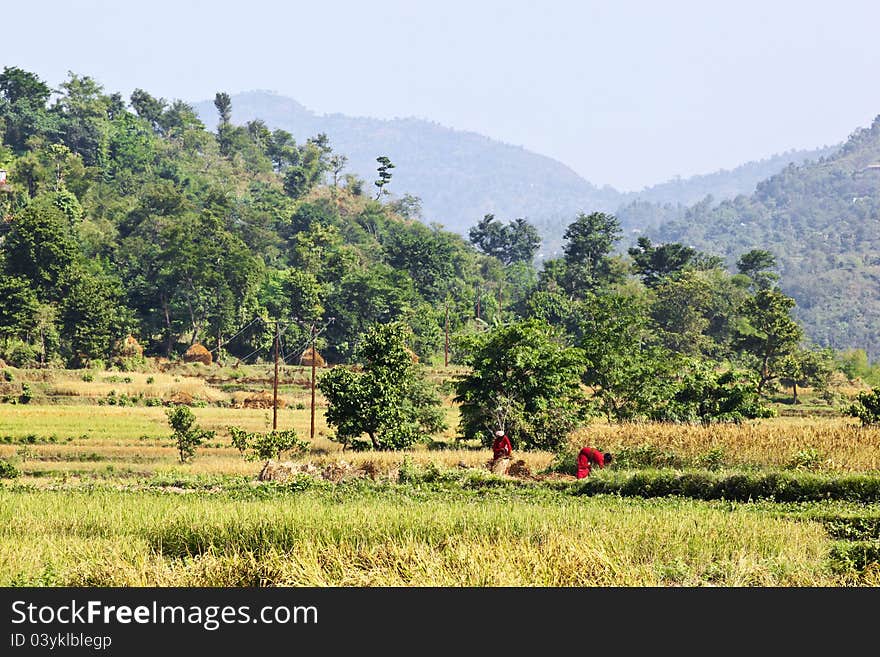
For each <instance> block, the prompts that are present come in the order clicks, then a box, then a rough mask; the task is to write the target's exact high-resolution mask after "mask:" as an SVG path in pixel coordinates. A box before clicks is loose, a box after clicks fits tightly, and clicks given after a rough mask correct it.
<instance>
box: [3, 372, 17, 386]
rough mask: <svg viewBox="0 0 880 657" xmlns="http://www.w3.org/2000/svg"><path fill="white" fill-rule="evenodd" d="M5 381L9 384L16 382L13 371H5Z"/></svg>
mask: <svg viewBox="0 0 880 657" xmlns="http://www.w3.org/2000/svg"><path fill="white" fill-rule="evenodd" d="M3 380H4V381H6V382H7V383H12V382H13V381H15V375H14V374H13V373H12V370H3Z"/></svg>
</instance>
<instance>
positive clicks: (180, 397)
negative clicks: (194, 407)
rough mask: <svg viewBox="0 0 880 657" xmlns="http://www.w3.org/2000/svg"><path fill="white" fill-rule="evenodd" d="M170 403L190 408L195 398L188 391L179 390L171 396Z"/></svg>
mask: <svg viewBox="0 0 880 657" xmlns="http://www.w3.org/2000/svg"><path fill="white" fill-rule="evenodd" d="M168 401H169V402H171V403H172V404H175V405H177V406H189V405H191V404H192V403H193V401H194V397H193V396H192V395H191V394H189V393H188V392H187V391H186V390H178V391H177V392H175V393H174V394H172V395H171V397H170V398H169V399H168Z"/></svg>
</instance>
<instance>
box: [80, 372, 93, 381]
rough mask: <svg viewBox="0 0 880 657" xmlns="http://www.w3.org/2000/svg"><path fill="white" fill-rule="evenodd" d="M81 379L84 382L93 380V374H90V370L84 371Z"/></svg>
mask: <svg viewBox="0 0 880 657" xmlns="http://www.w3.org/2000/svg"><path fill="white" fill-rule="evenodd" d="M82 380H83V381H85V382H86V383H91V382H92V381H94V380H95V375H94V374H92V373H91V372H86V373H85V374H83V375H82Z"/></svg>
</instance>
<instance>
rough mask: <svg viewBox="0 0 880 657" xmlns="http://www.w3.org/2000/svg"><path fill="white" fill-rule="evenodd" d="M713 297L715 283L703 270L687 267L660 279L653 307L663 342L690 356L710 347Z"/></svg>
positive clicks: (664, 344)
mask: <svg viewBox="0 0 880 657" xmlns="http://www.w3.org/2000/svg"><path fill="white" fill-rule="evenodd" d="M712 300H713V289H712V285H711V284H710V282H709V281H708V280H707V279H706V278H705V277H704V276H702V275H701V272H695V271H686V272H682V273H681V274H680V275H678V276H674V277H664V278H663V279H661V281H660V282H659V283H657V285H656V288H655V295H654V302H653V304H652V308H651V315H652V317H653V319H654V323H655V325H656V326H657V329H658V338H659V339H660V342H661V344H663V346H665V347H666V348H667V349H669V350H671V351H675V352H678V353H681V354H686V355H689V356H696V355H698V354H700V353H704V352H706V351H708V350H709V348H710V345H709V343H710V339H709V338H708V337H707V336H706V332H707V331H708V329H709V324H710V321H709V317H708V314H709V311H710V308H711V306H712Z"/></svg>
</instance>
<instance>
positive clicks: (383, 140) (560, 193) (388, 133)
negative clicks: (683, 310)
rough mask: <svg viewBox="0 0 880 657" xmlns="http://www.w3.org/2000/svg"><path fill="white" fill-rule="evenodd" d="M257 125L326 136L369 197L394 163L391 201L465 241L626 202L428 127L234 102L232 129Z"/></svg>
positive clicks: (210, 110)
mask: <svg viewBox="0 0 880 657" xmlns="http://www.w3.org/2000/svg"><path fill="white" fill-rule="evenodd" d="M194 107H195V108H196V111H197V112H198V113H199V115H200V116H201V118H202V120H203V121H204V122H205V123H206V125H209V126H211V127H214V126H216V124H217V112H216V109H215V108H214V104H213V102H212V101H204V102H200V103H196V104H195V105H194ZM257 118H259V119H262V120H263V121H265V122H266V124H267V125H268V126H269V127H270V128H282V129H284V130H287V131H288V132H290V133H291V134H293V136H294V137H295V138H296V139H297V141H298V142H301V141H304V140H305V139H306V138H308V137H313V136H315V135H316V134H318V133H319V132H324V133H326V134H327V135H328V136H329V137H330V143H331V145H332V147H333V149H334V151H336V152H338V153H342V154H344V155H346V156H347V157H348V158H349V164H348V171H351V172H354V173H356V174H358V175H359V176H361V177H362V178H364V179H365V180H366V181H367V182H368V183H370V184H369V187H370V189H372V182H373V181H374V180H375V179H376V177H377V176H376V166H377V164H376V157H378V156H380V155H387V156H388V157H389V158H390V159H391V161H392V163H393V164H394V165H395V168H394V169H393V170H392V174H393V178H392V181H391V183H390V185H389V189H390V190H391V191H392V193H394V194H395V195H397V196H401V195H403V194H405V193H409V194H414V195H416V196H418V197H420V198H421V199H422V206H423V215H424V216H423V219H424V221H426V222H438V223H441V224H443V225H444V226H445V227H446V228H448V229H450V230H453V231H457V232H459V233H464V234H466V233H467V230H468V228H470V227H471V226H473V225H474V224H476V223H477V221H479V220H480V219H482V217H483V215H484V214H486V213H490V212H491V213H494V214H495V215H497V216H498V217H499V218H502V219H504V220H509V219H513V218H515V217H528V218H530V219H532V220H534V221H543V220H547V219H551V218H558V219H559V220H560V221H562V220H564V219H569V220H570V218H571V217H573V216H574V215H575V214H576V213H577V212H578V210H580V209H582V208H583V209H587V210H590V209H593V208H601V209H607V210H613V209H614V208H616V207H617V205H618V204H619V202H620V199H621V198H622V197H621V194H620V193H619V192H617V191H616V190H614V189H612V188H610V187H604V188H601V189H600V188H598V187H596V186H595V185H592V184H590V183H589V182H587V181H586V180H584V179H583V178H581V177H580V176H578V174H576V173H575V172H574V171H572V170H571V169H570V168H569V167H567V166H565V165H564V164H562V163H560V162H557V161H556V160H553V159H551V158H549V157H545V156H543V155H538V154H536V153H532V152H530V151H527V150H526V149H524V148H522V147H519V146H511V145H509V144H504V143H501V142H498V141H495V140H493V139H490V138H488V137H484V136H482V135H479V134H476V133H473V132H463V131H459V130H453V129H451V128H446V127H443V126H441V125H439V124H437V123H432V122H429V121H424V120H421V119H413V118H406V119H392V120H380V119H373V118H362V117H349V116H344V115H342V114H326V115H319V114H315V113H314V112H311V111H309V110H308V109H306V108H305V107H303V106H302V105H301V104H299V103H298V102H296V101H295V100H292V99H290V98H285V97H283V96H279V95H275V94H271V93H267V92H262V91H255V92H248V93H241V94H237V95H234V96H232V119H233V122H235V123H244V122H246V121H250V120H253V119H257Z"/></svg>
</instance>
